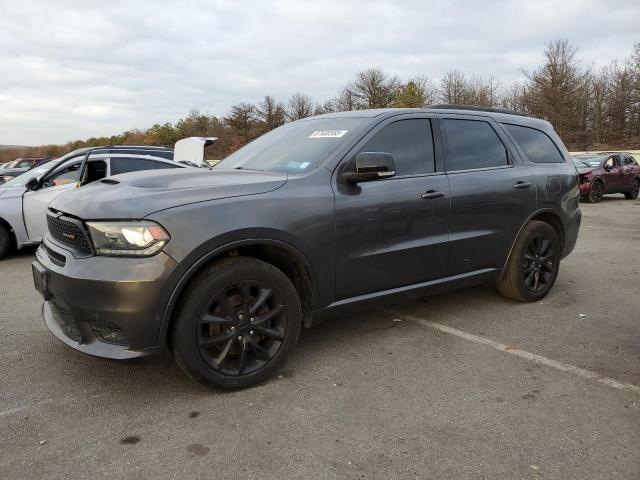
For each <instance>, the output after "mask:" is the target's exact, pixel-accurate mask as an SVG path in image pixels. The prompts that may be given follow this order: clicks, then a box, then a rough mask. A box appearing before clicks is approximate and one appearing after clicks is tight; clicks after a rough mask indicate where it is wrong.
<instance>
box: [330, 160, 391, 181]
mask: <svg viewBox="0 0 640 480" xmlns="http://www.w3.org/2000/svg"><path fill="white" fill-rule="evenodd" d="M395 174H396V165H395V162H394V161H393V155H391V154H389V153H383V152H361V153H359V154H358V155H357V156H356V161H355V169H354V171H351V172H345V173H343V174H342V178H343V179H344V180H345V181H346V182H349V183H358V182H370V181H373V180H384V179H385V178H391V177H393V176H394V175H395Z"/></svg>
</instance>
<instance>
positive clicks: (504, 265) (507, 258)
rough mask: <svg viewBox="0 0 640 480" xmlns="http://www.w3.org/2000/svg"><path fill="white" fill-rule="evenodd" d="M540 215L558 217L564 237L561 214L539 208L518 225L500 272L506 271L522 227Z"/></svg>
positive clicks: (564, 229)
mask: <svg viewBox="0 0 640 480" xmlns="http://www.w3.org/2000/svg"><path fill="white" fill-rule="evenodd" d="M541 213H553V214H554V215H555V216H556V217H558V218H559V219H560V224H561V225H562V230H563V232H564V235H565V237H566V235H567V227H566V223H565V221H564V220H563V218H562V215H561V214H559V213H558V212H557V211H555V210H554V209H552V208H540V209H538V210H536V211H535V212H533V213H532V214H531V215H529V216H528V217H527V219H526V220H525V221H524V222H523V224H522V225H520V228H519V229H518V233H517V234H516V236H515V237H514V239H513V242H511V247H509V253H508V254H507V256H506V258H505V260H504V263H503V265H502V271H504V270H505V269H506V267H507V263H508V262H509V258H511V252H512V251H513V247H514V246H515V244H516V241H518V238H519V237H520V233H521V232H522V229H523V228H524V226H525V225H526V224H527V223H529V222H530V221H531V220H532V219H533V217H536V216H538V215H540V214H541ZM562 247H563V251H564V245H563V246H562Z"/></svg>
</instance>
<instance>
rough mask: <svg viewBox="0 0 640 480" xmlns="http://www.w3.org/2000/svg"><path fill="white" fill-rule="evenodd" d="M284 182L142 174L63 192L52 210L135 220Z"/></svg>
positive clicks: (224, 174)
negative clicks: (174, 208) (170, 209)
mask: <svg viewBox="0 0 640 480" xmlns="http://www.w3.org/2000/svg"><path fill="white" fill-rule="evenodd" d="M286 182H287V175H285V174H282V173H268V172H256V171H250V170H237V171H236V170H226V171H225V170H218V171H215V170H201V169H195V168H185V169H182V168H180V169H177V168H176V169H169V170H146V171H141V172H133V173H125V174H122V175H115V176H113V177H109V178H105V179H103V180H100V181H97V182H94V183H92V184H90V185H86V186H84V187H81V188H78V189H77V190H73V191H71V192H69V193H65V194H63V195H60V196H59V197H58V198H56V199H55V200H54V201H53V202H52V203H51V207H52V208H54V209H55V210H59V211H61V212H64V213H68V214H71V215H74V216H77V217H79V218H82V219H85V220H99V219H137V218H143V217H145V216H147V215H150V214H152V213H154V212H157V211H160V210H166V209H167V208H172V207H178V206H181V205H188V204H191V203H197V202H205V201H208V200H216V199H222V198H229V197H239V196H243V195H256V194H259V193H265V192H270V191H272V190H276V189H277V188H280V187H281V186H283V185H284V184H285V183H286Z"/></svg>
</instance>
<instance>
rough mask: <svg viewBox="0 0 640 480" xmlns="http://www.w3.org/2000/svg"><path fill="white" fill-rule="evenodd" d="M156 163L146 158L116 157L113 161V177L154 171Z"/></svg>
mask: <svg viewBox="0 0 640 480" xmlns="http://www.w3.org/2000/svg"><path fill="white" fill-rule="evenodd" d="M156 163H157V162H155V161H153V160H148V159H146V158H135V157H132V158H127V157H116V158H112V159H111V175H118V174H120V173H127V172H139V171H141V170H154V169H155V168H156Z"/></svg>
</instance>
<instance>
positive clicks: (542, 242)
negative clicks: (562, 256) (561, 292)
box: [522, 235, 557, 293]
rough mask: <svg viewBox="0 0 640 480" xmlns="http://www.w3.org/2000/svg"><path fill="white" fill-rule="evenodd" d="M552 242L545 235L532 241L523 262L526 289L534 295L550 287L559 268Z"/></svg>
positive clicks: (538, 236)
mask: <svg viewBox="0 0 640 480" xmlns="http://www.w3.org/2000/svg"><path fill="white" fill-rule="evenodd" d="M555 257H556V256H555V251H554V249H553V246H552V245H551V240H549V239H548V238H545V237H544V236H543V235H537V236H535V237H533V238H532V239H531V241H530V242H529V245H528V246H527V250H526V252H525V254H524V260H523V262H522V274H523V280H524V284H525V285H526V287H527V288H528V289H529V290H530V291H531V292H533V293H537V292H540V291H543V290H544V289H545V288H547V287H548V286H549V283H550V282H551V279H552V277H553V275H554V272H555V271H556V269H557V266H556V265H555V264H554V261H555Z"/></svg>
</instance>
